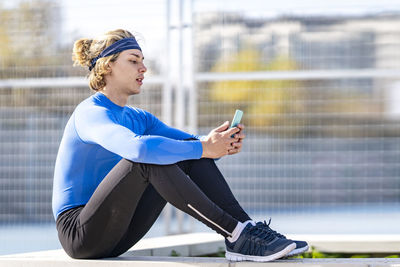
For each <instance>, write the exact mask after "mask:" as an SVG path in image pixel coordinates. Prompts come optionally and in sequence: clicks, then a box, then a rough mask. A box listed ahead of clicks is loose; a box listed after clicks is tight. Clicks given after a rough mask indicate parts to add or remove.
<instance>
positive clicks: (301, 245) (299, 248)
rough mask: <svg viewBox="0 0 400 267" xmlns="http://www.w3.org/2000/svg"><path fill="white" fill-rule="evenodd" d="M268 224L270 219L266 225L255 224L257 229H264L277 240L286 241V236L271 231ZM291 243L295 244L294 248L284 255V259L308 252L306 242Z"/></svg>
mask: <svg viewBox="0 0 400 267" xmlns="http://www.w3.org/2000/svg"><path fill="white" fill-rule="evenodd" d="M270 223H271V218H270V219H269V221H268V224H267V223H266V221H264V222H257V223H256V226H257V227H259V228H260V229H264V230H265V231H266V232H272V233H273V234H275V236H277V237H279V238H284V239H286V236H284V235H282V234H280V233H278V232H277V231H274V230H272V229H271V227H269V224H270ZM293 242H294V243H295V244H296V248H295V249H293V250H292V251H291V252H289V253H288V254H287V255H286V257H291V256H296V255H300V254H302V253H304V252H306V251H307V250H308V244H307V242H306V241H299V240H293Z"/></svg>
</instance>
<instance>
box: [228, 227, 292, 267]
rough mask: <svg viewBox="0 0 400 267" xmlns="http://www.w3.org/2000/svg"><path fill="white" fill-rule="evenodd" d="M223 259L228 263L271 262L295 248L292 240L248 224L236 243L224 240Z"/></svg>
mask: <svg viewBox="0 0 400 267" xmlns="http://www.w3.org/2000/svg"><path fill="white" fill-rule="evenodd" d="M225 245H226V252H225V257H226V258H227V259H228V260H230V261H263V262H265V261H272V260H276V259H279V258H281V257H283V256H285V255H286V254H288V253H289V252H290V251H292V250H293V249H295V248H296V244H295V243H293V241H292V240H288V239H285V238H279V237H277V236H276V235H275V234H274V233H273V232H272V231H266V230H265V229H261V228H260V227H258V226H253V225H252V224H251V223H248V224H247V225H246V227H245V228H244V229H243V231H242V233H241V234H240V236H239V238H238V240H236V242H233V243H231V242H229V241H228V240H227V239H226V238H225Z"/></svg>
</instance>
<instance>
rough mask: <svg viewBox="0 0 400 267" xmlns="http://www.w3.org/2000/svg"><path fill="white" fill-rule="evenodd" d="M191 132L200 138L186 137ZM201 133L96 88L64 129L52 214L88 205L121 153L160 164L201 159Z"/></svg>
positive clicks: (134, 159) (78, 107)
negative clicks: (120, 102) (115, 99)
mask: <svg viewBox="0 0 400 267" xmlns="http://www.w3.org/2000/svg"><path fill="white" fill-rule="evenodd" d="M189 138H195V139H197V140H191V141H184V140H185V139H189ZM198 139H199V136H196V135H191V134H188V133H186V132H183V131H181V130H178V129H175V128H172V127H169V126H167V125H166V124H164V123H163V122H161V121H160V120H159V119H157V118H156V117H155V116H154V115H153V114H151V113H149V112H147V111H145V110H142V109H139V108H134V107H130V106H125V107H121V106H119V105H117V104H115V103H113V102H112V101H111V100H109V99H108V98H107V97H106V96H105V95H104V94H102V93H100V92H97V93H95V94H94V95H92V96H90V97H89V98H87V99H85V100H84V101H82V102H81V103H80V104H79V105H78V106H77V107H76V108H75V110H74V112H73V113H72V115H71V117H70V118H69V120H68V122H67V125H66V127H65V130H64V134H63V137H62V140H61V143H60V147H59V150H58V154H57V159H56V164H55V170H54V183H53V201H52V207H53V214H54V217H55V218H57V216H58V215H59V214H60V213H62V212H63V211H65V210H68V209H71V208H73V207H77V206H81V205H85V204H86V203H87V202H88V201H89V199H90V197H91V196H92V194H93V192H94V191H95V189H96V188H97V186H98V185H99V184H100V182H101V181H102V180H103V179H104V177H105V176H106V175H107V174H108V172H109V171H110V170H111V169H112V168H113V167H114V166H115V165H116V164H117V163H118V162H119V161H120V160H121V159H122V158H126V159H129V160H131V161H134V162H141V163H153V164H160V165H165V164H173V163H176V162H178V161H182V160H188V159H199V158H201V155H202V153H203V149H202V145H201V142H200V141H199V140H198Z"/></svg>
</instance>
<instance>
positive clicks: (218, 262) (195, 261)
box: [0, 256, 400, 267]
mask: <svg viewBox="0 0 400 267" xmlns="http://www.w3.org/2000/svg"><path fill="white" fill-rule="evenodd" d="M0 266H1V267H26V266H29V267H59V266H67V267H68V266H82V267H94V266H95V267H106V266H107V267H109V266H115V267H127V266H154V267H157V266H163V267H167V266H171V267H172V266H177V267H184V266H210V267H223V266H226V267H234V266H238V267H247V266H269V267H283V266H287V267H291V266H293V267H300V266H301V267H308V266H310V267H339V266H340V267H344V266H351V267H396V266H397V267H398V266H400V259H382V258H376V259H291V260H276V261H273V262H266V263H256V262H230V261H227V260H226V259H224V258H200V257H154V256H133V257H118V258H109V259H103V260H74V259H71V258H59V257H56V258H47V259H45V258H2V259H0Z"/></svg>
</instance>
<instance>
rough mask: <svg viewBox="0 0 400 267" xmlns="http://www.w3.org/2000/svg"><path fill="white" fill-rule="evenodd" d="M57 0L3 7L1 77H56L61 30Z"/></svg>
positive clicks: (42, 0) (0, 21) (0, 50)
mask: <svg viewBox="0 0 400 267" xmlns="http://www.w3.org/2000/svg"><path fill="white" fill-rule="evenodd" d="M59 14H60V7H59V5H58V1H50V0H33V1H21V2H19V3H18V4H17V5H16V6H15V7H12V8H2V7H1V6H0V66H1V72H0V78H2V79H7V78H25V77H43V76H47V77H49V76H54V69H53V68H52V67H53V66H54V64H55V63H57V57H56V54H57V53H56V52H57V48H58V41H59V35H60V33H61V20H60V19H59V17H60V16H59Z"/></svg>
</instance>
